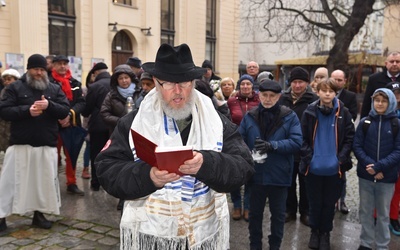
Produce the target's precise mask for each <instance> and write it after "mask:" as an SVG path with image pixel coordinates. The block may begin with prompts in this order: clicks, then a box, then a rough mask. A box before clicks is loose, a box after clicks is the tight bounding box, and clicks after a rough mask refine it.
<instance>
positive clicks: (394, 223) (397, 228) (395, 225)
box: [389, 219, 400, 236]
mask: <svg viewBox="0 0 400 250" xmlns="http://www.w3.org/2000/svg"><path fill="white" fill-rule="evenodd" d="M389 229H390V231H391V232H392V233H393V234H394V235H397V236H400V224H399V221H398V220H392V219H390V224H389Z"/></svg>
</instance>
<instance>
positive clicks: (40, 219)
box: [32, 211, 53, 229]
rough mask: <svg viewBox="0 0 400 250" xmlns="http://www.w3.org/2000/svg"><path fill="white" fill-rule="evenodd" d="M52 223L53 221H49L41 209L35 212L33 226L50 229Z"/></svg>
mask: <svg viewBox="0 0 400 250" xmlns="http://www.w3.org/2000/svg"><path fill="white" fill-rule="evenodd" d="M52 224H53V223H52V222H51V221H48V220H47V219H46V218H45V217H44V215H43V214H42V213H41V212H39V211H35V212H34V214H33V219H32V225H33V226H37V227H40V228H44V229H50V228H51V226H52Z"/></svg>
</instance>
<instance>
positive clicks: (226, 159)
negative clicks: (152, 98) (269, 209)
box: [95, 110, 254, 200]
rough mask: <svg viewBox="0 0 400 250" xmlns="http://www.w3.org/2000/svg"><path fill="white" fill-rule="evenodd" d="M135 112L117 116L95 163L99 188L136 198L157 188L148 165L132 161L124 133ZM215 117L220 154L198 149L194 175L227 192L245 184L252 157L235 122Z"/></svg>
mask: <svg viewBox="0 0 400 250" xmlns="http://www.w3.org/2000/svg"><path fill="white" fill-rule="evenodd" d="M136 113H137V110H135V111H133V112H130V113H129V114H128V115H126V116H124V117H123V118H121V119H120V121H119V122H118V125H117V126H116V127H115V130H114V132H113V134H112V135H111V138H110V140H109V142H108V143H107V144H108V145H109V146H108V148H107V149H105V150H103V151H102V152H101V153H100V154H99V155H98V156H97V158H96V163H95V164H96V166H97V176H98V177H99V181H100V183H101V185H102V186H103V188H104V189H105V190H106V191H107V192H108V193H109V194H111V195H113V196H115V197H117V198H121V199H125V200H133V199H138V198H141V197H144V196H147V195H149V194H151V193H153V192H155V191H157V187H155V186H154V184H153V181H152V180H151V179H150V169H151V168H152V166H150V165H149V164H147V163H145V162H143V161H134V160H133V159H134V158H133V154H132V150H131V148H130V145H129V137H128V136H129V135H130V132H129V131H130V128H131V125H132V121H133V119H134V117H135V115H136ZM219 116H220V118H221V120H222V123H223V127H224V130H223V148H222V153H219V152H215V151H210V150H200V152H201V153H202V154H203V160H204V161H203V164H202V166H201V168H200V170H199V172H198V173H197V175H196V178H197V179H198V180H200V181H202V182H203V183H205V184H206V185H208V186H209V187H210V188H212V189H214V190H215V191H217V192H230V191H232V190H235V189H237V188H239V187H240V186H242V185H243V184H244V183H246V182H247V181H248V179H249V178H250V177H251V175H252V174H253V173H254V168H253V160H252V157H251V154H250V151H249V150H248V148H247V146H246V144H244V142H243V140H242V138H241V136H240V134H239V132H238V130H237V127H236V125H234V124H233V123H232V122H230V121H229V120H228V118H226V117H225V116H224V115H222V114H219ZM182 135H183V133H182ZM187 136H188V134H186V136H185V137H187ZM182 141H187V138H182Z"/></svg>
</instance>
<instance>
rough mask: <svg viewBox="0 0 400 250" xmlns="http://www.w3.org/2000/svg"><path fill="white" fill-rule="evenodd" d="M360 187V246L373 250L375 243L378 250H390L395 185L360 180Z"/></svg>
mask: <svg viewBox="0 0 400 250" xmlns="http://www.w3.org/2000/svg"><path fill="white" fill-rule="evenodd" d="M358 186H359V192H360V210H359V217H360V222H361V235H360V244H361V245H362V246H365V247H369V248H371V247H372V245H373V243H374V242H375V243H376V249H389V248H388V245H389V242H390V230H389V209H390V201H391V200H392V196H393V192H394V183H383V182H373V181H369V180H365V179H362V178H358ZM375 209H376V225H375V220H374V210H375Z"/></svg>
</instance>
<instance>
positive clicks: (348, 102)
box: [339, 89, 358, 121]
mask: <svg viewBox="0 0 400 250" xmlns="http://www.w3.org/2000/svg"><path fill="white" fill-rule="evenodd" d="M339 100H341V101H342V102H343V104H344V106H345V107H346V108H347V109H348V110H349V111H350V114H351V117H352V118H353V121H355V120H356V118H357V113H358V108H357V96H356V93H354V92H351V91H348V90H347V89H343V90H342V92H341V93H340V95H339Z"/></svg>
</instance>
